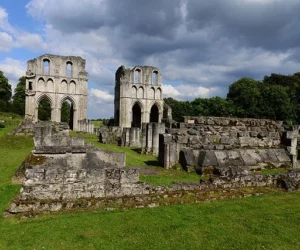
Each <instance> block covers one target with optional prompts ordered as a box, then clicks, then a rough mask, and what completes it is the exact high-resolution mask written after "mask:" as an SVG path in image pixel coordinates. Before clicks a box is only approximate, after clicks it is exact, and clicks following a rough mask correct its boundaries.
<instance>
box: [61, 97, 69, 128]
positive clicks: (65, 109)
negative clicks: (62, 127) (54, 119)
mask: <svg viewBox="0 0 300 250" xmlns="http://www.w3.org/2000/svg"><path fill="white" fill-rule="evenodd" d="M70 114H71V105H70V104H69V103H68V102H67V101H64V102H63V103H62V106H61V121H62V122H66V123H68V124H69V123H70Z"/></svg>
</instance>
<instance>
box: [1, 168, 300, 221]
mask: <svg viewBox="0 0 300 250" xmlns="http://www.w3.org/2000/svg"><path fill="white" fill-rule="evenodd" d="M45 172H46V173H45ZM137 178H138V174H137V172H136V169H128V170H124V169H120V170H115V169H110V170H108V169H105V170H101V171H99V170H97V171H96V170H90V171H82V170H79V171H70V170H67V171H66V172H64V173H62V172H61V171H60V170H56V171H53V170H52V171H49V170H48V172H47V170H45V169H40V172H38V171H36V170H34V171H28V172H27V173H26V180H25V181H24V183H23V189H22V191H21V194H20V195H19V196H18V197H17V198H16V199H15V200H14V201H13V202H12V203H11V205H10V207H9V208H8V209H7V211H6V215H9V214H21V215H22V216H25V217H26V216H35V215H38V214H40V213H45V212H46V213H47V212H55V211H60V210H69V209H76V208H87V207H91V208H104V209H116V208H122V209H123V208H138V207H155V206H160V205H170V204H181V203H192V202H200V201H209V200H217V199H225V198H237V197H248V196H251V195H259V194H262V193H267V192H270V191H271V192H274V191H278V190H289V191H290V190H299V189H300V171H299V170H298V171H291V172H289V173H286V174H279V175H237V176H230V177H229V176H227V177H220V178H214V179H211V180H209V181H205V182H200V183H199V184H187V183H181V184H176V185H173V186H156V187H154V186H150V185H147V184H145V183H142V182H138V181H137ZM54 180H57V181H58V182H59V183H60V185H58V184H57V183H55V181H54Z"/></svg>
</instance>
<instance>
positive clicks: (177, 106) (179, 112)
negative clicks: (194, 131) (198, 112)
mask: <svg viewBox="0 0 300 250" xmlns="http://www.w3.org/2000/svg"><path fill="white" fill-rule="evenodd" d="M164 101H165V103H166V104H168V105H169V106H170V107H171V109H172V116H173V120H175V121H177V122H180V121H183V116H193V115H195V111H194V110H193V106H192V104H191V103H190V102H188V101H177V100H175V99H173V98H171V97H169V98H165V99H164Z"/></svg>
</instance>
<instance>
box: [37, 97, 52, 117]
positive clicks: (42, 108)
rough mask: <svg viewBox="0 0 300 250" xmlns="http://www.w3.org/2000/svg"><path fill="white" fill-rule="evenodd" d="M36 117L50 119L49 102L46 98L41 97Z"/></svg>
mask: <svg viewBox="0 0 300 250" xmlns="http://www.w3.org/2000/svg"><path fill="white" fill-rule="evenodd" d="M38 119H39V120H41V121H50V120H51V104H50V101H49V100H48V99H47V98H43V99H42V100H41V101H40V103H39V107H38Z"/></svg>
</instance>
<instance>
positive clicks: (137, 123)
mask: <svg viewBox="0 0 300 250" xmlns="http://www.w3.org/2000/svg"><path fill="white" fill-rule="evenodd" d="M141 120H142V111H141V107H140V105H138V104H137V103H136V104H134V106H133V107H132V120H131V127H135V128H140V127H141Z"/></svg>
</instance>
